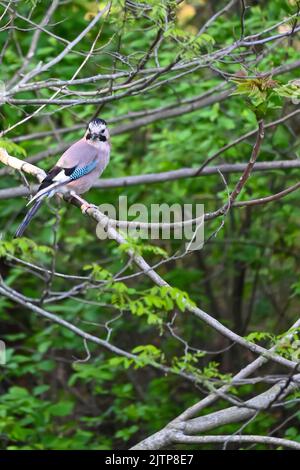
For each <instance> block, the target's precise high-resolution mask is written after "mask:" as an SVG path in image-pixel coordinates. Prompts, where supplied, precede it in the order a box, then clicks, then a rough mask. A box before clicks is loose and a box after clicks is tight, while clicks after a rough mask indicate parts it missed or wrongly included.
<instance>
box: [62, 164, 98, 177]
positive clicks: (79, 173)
mask: <svg viewBox="0 0 300 470" xmlns="http://www.w3.org/2000/svg"><path fill="white" fill-rule="evenodd" d="M96 166H97V160H93V161H92V162H91V163H89V164H88V165H85V166H82V167H76V168H75V170H74V171H73V172H72V173H71V174H70V175H69V176H70V179H71V180H72V181H74V180H78V179H79V178H82V177H83V176H85V175H88V174H89V173H91V172H92V171H93V170H94V169H95V168H96Z"/></svg>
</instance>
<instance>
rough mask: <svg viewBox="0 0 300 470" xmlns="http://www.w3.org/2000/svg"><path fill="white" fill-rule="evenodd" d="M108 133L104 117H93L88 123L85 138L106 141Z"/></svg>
mask: <svg viewBox="0 0 300 470" xmlns="http://www.w3.org/2000/svg"><path fill="white" fill-rule="evenodd" d="M108 137H109V134H108V130H107V125H106V122H105V121H104V119H100V118H95V119H92V121H90V122H89V123H88V127H87V132H86V139H87V140H92V141H94V142H95V141H100V142H106V140H107V139H108Z"/></svg>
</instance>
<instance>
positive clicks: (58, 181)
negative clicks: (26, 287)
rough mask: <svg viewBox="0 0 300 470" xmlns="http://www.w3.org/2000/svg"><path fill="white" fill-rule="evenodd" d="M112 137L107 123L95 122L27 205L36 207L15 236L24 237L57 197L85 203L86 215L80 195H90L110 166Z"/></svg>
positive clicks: (49, 174) (66, 154)
mask: <svg viewBox="0 0 300 470" xmlns="http://www.w3.org/2000/svg"><path fill="white" fill-rule="evenodd" d="M109 155H110V136H109V132H108V129H107V125H106V122H105V121H104V120H103V119H99V118H96V119H93V120H92V121H90V122H89V124H88V126H87V131H86V133H85V135H84V137H83V138H82V139H80V140H78V142H76V143H75V144H73V145H71V147H69V148H68V150H66V151H65V153H64V154H63V155H62V156H61V157H60V159H59V160H58V162H57V163H56V165H55V166H54V167H53V168H52V169H51V170H50V171H49V173H47V175H46V177H45V178H44V180H43V181H42V183H41V185H40V187H39V189H38V191H37V193H36V195H35V196H34V197H33V198H32V199H31V200H30V201H29V203H28V204H27V205H30V204H33V206H32V207H31V209H30V210H29V211H28V212H27V214H26V216H25V218H24V220H23V222H22V223H21V225H20V226H19V227H18V229H17V231H16V234H15V236H16V237H21V236H22V235H23V233H24V231H25V229H26V227H27V225H28V224H29V222H30V221H31V219H32V218H33V216H34V215H35V214H36V212H37V211H38V209H39V208H40V206H41V204H42V202H43V200H44V199H45V198H48V197H52V196H53V195H54V194H56V193H61V194H67V193H68V194H69V195H71V196H75V195H76V197H77V199H79V200H81V201H82V206H81V208H82V211H83V212H85V211H86V210H87V209H88V208H89V207H91V205H90V204H87V203H86V202H85V201H84V200H83V199H81V198H80V197H79V196H78V195H79V194H83V193H85V192H86V191H88V190H89V189H90V188H91V186H92V185H93V184H94V182H95V181H97V179H98V178H99V176H100V175H101V173H102V172H103V171H104V169H105V168H106V166H107V164H108V162H109Z"/></svg>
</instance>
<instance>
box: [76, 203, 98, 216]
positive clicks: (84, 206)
mask: <svg viewBox="0 0 300 470" xmlns="http://www.w3.org/2000/svg"><path fill="white" fill-rule="evenodd" d="M80 209H81V212H82V213H83V214H84V215H85V214H86V213H87V211H88V210H89V209H98V206H96V205H95V204H88V203H83V204H82V205H81V207H80Z"/></svg>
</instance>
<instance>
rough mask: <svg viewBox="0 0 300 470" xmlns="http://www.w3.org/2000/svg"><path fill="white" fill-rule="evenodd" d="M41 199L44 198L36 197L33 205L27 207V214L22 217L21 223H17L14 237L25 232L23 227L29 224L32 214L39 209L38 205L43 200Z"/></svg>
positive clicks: (20, 235)
mask: <svg viewBox="0 0 300 470" xmlns="http://www.w3.org/2000/svg"><path fill="white" fill-rule="evenodd" d="M43 199H44V198H41V199H38V200H37V201H36V202H35V203H34V204H33V206H32V207H31V208H30V209H29V211H28V212H27V214H26V215H25V217H24V220H23V222H22V223H21V224H20V225H19V227H18V228H17V231H16V233H15V238H18V237H22V235H23V233H24V232H25V229H26V227H27V225H28V224H29V222H30V221H31V219H32V218H33V217H34V215H35V214H36V212H37V211H38V210H39V208H40V205H41V204H42V202H43Z"/></svg>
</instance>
